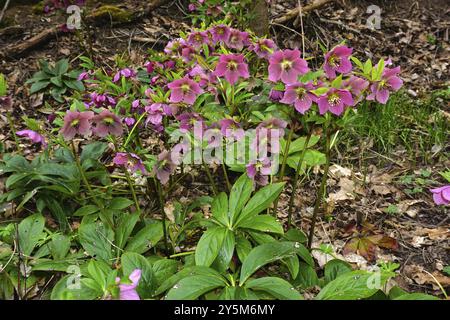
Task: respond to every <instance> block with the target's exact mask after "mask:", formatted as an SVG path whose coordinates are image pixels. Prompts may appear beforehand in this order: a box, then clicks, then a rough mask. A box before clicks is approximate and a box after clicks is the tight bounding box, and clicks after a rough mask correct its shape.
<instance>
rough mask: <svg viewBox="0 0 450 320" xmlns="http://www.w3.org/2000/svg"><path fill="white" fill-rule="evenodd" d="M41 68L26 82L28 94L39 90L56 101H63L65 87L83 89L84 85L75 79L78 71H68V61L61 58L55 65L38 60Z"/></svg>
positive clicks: (76, 89)
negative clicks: (29, 86) (28, 87)
mask: <svg viewBox="0 0 450 320" xmlns="http://www.w3.org/2000/svg"><path fill="white" fill-rule="evenodd" d="M39 65H40V68H41V70H40V71H38V72H36V73H35V74H34V75H33V77H32V78H31V79H29V80H28V81H27V82H26V84H31V88H30V94H34V93H37V92H40V91H45V92H46V93H49V94H50V95H51V96H52V97H53V99H55V100H56V101H58V102H61V103H62V102H64V98H63V95H64V94H65V93H66V91H67V89H72V90H75V91H83V90H84V85H83V83H82V82H81V81H79V80H77V78H78V75H79V74H80V72H79V71H76V70H73V71H69V67H70V66H69V61H68V60H67V59H61V60H59V61H58V62H56V63H55V65H53V66H52V65H49V63H48V62H47V61H45V60H41V61H40V62H39Z"/></svg>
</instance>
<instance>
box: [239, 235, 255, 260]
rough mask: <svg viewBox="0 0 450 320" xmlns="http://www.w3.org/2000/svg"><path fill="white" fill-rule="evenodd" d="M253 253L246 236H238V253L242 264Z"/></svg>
mask: <svg viewBox="0 0 450 320" xmlns="http://www.w3.org/2000/svg"><path fill="white" fill-rule="evenodd" d="M250 251H252V244H251V242H250V241H248V240H247V239H246V238H245V237H244V236H242V235H238V236H237V237H236V253H237V255H238V257H239V260H240V261H241V262H244V260H245V259H246V258H247V256H248V254H249V253H250Z"/></svg>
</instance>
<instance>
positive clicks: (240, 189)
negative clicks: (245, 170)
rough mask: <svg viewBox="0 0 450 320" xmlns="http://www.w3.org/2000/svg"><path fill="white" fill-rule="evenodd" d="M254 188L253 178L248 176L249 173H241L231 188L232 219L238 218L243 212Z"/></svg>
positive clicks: (230, 207)
mask: <svg viewBox="0 0 450 320" xmlns="http://www.w3.org/2000/svg"><path fill="white" fill-rule="evenodd" d="M252 190H253V182H252V180H251V179H250V178H249V177H248V176H247V174H243V175H241V176H240V177H239V179H238V180H237V181H236V183H235V184H234V185H233V187H232V188H231V193H230V202H229V203H230V205H229V211H230V215H231V217H230V220H231V221H236V218H237V216H238V215H239V213H240V212H241V210H242V208H243V207H244V205H245V204H246V203H247V201H248V199H250V196H251V194H252Z"/></svg>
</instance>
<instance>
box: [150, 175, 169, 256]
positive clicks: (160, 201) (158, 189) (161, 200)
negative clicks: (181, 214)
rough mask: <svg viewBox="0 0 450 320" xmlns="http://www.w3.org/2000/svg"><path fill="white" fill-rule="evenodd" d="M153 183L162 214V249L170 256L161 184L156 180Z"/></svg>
mask: <svg viewBox="0 0 450 320" xmlns="http://www.w3.org/2000/svg"><path fill="white" fill-rule="evenodd" d="M153 181H154V183H155V188H156V191H157V192H158V200H159V206H160V209H161V214H162V217H163V219H162V226H163V236H164V248H165V249H166V253H167V254H170V251H169V243H168V242H167V227H166V219H167V217H166V212H165V211H164V195H163V192H162V186H161V183H160V182H159V181H158V180H157V179H156V178H153Z"/></svg>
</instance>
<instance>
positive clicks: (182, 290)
mask: <svg viewBox="0 0 450 320" xmlns="http://www.w3.org/2000/svg"><path fill="white" fill-rule="evenodd" d="M225 285H226V282H225V281H224V280H223V279H221V278H217V277H213V276H207V275H196V276H191V277H187V278H184V279H182V280H180V282H178V283H177V284H175V285H174V286H173V287H172V289H170V290H169V292H168V294H167V297H166V300H195V299H197V298H198V297H200V296H201V295H203V294H205V293H207V292H209V291H211V290H213V289H216V288H219V287H223V286H225Z"/></svg>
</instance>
